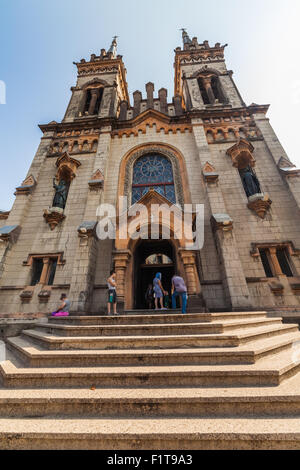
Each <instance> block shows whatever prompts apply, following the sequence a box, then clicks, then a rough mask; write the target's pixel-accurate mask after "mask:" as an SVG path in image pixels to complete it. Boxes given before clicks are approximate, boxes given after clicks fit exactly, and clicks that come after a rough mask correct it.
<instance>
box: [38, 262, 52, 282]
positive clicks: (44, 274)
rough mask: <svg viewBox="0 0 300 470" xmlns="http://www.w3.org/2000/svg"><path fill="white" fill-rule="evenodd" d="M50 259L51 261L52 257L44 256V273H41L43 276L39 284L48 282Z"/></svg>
mask: <svg viewBox="0 0 300 470" xmlns="http://www.w3.org/2000/svg"><path fill="white" fill-rule="evenodd" d="M49 261H50V258H43V263H44V265H43V269H42V274H41V277H40V281H39V284H46V282H47V274H48V269H49Z"/></svg>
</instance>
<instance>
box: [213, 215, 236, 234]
mask: <svg viewBox="0 0 300 470" xmlns="http://www.w3.org/2000/svg"><path fill="white" fill-rule="evenodd" d="M211 224H212V228H213V230H214V231H216V230H222V231H223V232H230V231H231V230H232V229H233V220H232V218H231V217H230V216H229V215H228V214H212V216H211Z"/></svg>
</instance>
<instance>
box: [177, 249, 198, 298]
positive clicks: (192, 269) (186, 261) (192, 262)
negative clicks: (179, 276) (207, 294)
mask: <svg viewBox="0 0 300 470" xmlns="http://www.w3.org/2000/svg"><path fill="white" fill-rule="evenodd" d="M180 256H181V259H182V263H183V266H184V270H185V275H186V281H187V291H188V294H189V295H196V294H197V279H196V275H197V273H196V254H195V253H194V252H192V251H189V250H184V249H181V250H180Z"/></svg>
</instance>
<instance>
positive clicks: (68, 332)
mask: <svg viewBox="0 0 300 470" xmlns="http://www.w3.org/2000/svg"><path fill="white" fill-rule="evenodd" d="M281 323H282V322H281V319H280V318H256V319H246V320H223V321H222V322H219V323H217V322H211V323H208V322H204V323H200V322H198V323H184V322H183V321H182V322H181V323H172V324H163V323H160V324H157V325H156V324H151V325H87V326H85V325H84V326H82V325H79V326H78V325H60V324H56V323H51V324H47V323H46V324H44V323H41V324H39V325H36V327H35V330H37V331H45V332H46V333H48V334H56V335H61V336H136V335H138V336H142V335H145V336H154V335H156V336H157V335H159V336H162V335H189V334H210V333H224V332H226V331H228V332H230V331H233V330H236V329H241V328H249V327H256V326H257V327H259V326H265V325H281Z"/></svg>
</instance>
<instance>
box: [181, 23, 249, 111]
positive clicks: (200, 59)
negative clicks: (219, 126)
mask: <svg viewBox="0 0 300 470" xmlns="http://www.w3.org/2000/svg"><path fill="white" fill-rule="evenodd" d="M182 41H183V48H182V49H181V48H180V47H177V48H176V49H175V64H174V67H175V92H174V96H180V97H181V99H182V104H183V107H184V108H185V109H186V110H187V111H193V110H205V109H210V108H213V109H218V108H225V107H227V108H239V107H241V106H244V105H245V103H244V102H243V100H242V98H241V96H240V94H239V92H238V89H237V87H236V85H235V83H234V81H233V79H232V74H233V72H232V71H230V70H227V68H226V64H225V60H224V49H225V47H226V46H227V44H225V45H223V46H221V44H220V43H216V44H215V45H214V46H213V47H211V46H210V45H209V43H208V41H204V42H203V43H202V44H199V43H198V40H197V38H196V37H194V38H193V39H190V37H189V35H188V33H187V32H186V31H185V29H182Z"/></svg>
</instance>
